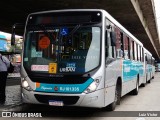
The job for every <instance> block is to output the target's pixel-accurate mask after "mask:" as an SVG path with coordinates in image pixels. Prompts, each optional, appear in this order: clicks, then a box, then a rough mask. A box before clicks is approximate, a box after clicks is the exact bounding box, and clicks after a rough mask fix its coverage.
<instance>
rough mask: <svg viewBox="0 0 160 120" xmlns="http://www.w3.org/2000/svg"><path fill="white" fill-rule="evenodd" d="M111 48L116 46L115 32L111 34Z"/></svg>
mask: <svg viewBox="0 0 160 120" xmlns="http://www.w3.org/2000/svg"><path fill="white" fill-rule="evenodd" d="M110 37H111V46H116V34H115V32H110Z"/></svg>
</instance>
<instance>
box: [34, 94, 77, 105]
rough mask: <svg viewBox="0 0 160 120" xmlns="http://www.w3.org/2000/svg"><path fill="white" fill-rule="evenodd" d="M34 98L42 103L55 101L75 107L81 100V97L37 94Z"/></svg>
mask: <svg viewBox="0 0 160 120" xmlns="http://www.w3.org/2000/svg"><path fill="white" fill-rule="evenodd" d="M34 96H35V98H36V99H37V100H38V101H39V102H40V103H48V101H49V100H55V101H63V103H64V105H73V104H76V103H77V101H78V100H79V96H52V95H39V94H35V95H34Z"/></svg>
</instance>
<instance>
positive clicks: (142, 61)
mask: <svg viewBox="0 0 160 120" xmlns="http://www.w3.org/2000/svg"><path fill="white" fill-rule="evenodd" d="M142 62H144V49H143V48H142Z"/></svg>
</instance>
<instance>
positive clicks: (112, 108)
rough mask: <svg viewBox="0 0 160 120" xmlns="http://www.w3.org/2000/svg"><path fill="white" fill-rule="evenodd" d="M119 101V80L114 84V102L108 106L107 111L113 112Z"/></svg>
mask: <svg viewBox="0 0 160 120" xmlns="http://www.w3.org/2000/svg"><path fill="white" fill-rule="evenodd" d="M120 100H121V80H120V79H119V80H118V81H117V84H116V89H115V97H114V102H112V103H111V104H110V105H109V106H108V110H109V111H114V110H115V108H116V105H120Z"/></svg>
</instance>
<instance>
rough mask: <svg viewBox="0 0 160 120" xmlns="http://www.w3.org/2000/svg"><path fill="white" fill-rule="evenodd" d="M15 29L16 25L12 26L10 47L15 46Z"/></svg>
mask: <svg viewBox="0 0 160 120" xmlns="http://www.w3.org/2000/svg"><path fill="white" fill-rule="evenodd" d="M15 28H16V25H15V24H14V25H13V26H12V35H11V45H15Z"/></svg>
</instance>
